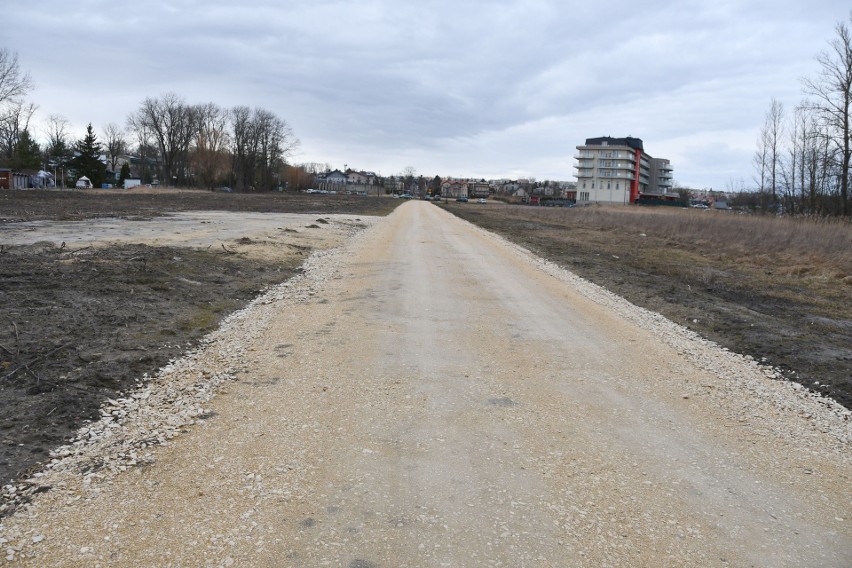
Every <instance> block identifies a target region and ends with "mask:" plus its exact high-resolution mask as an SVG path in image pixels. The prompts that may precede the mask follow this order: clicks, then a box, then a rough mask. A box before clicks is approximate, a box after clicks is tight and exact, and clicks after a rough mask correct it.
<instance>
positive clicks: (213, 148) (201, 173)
mask: <svg viewBox="0 0 852 568" xmlns="http://www.w3.org/2000/svg"><path fill="white" fill-rule="evenodd" d="M198 111H199V127H198V132H197V134H196V138H195V145H194V148H193V153H192V163H193V165H194V167H195V170H196V171H197V172H198V177H199V179H198V182H199V184H201V185H203V186H205V187H208V188H212V187H213V185H214V184H215V183H217V182H218V181H219V180H221V179H222V178H224V177H225V176H226V175H227V168H228V156H227V150H228V141H229V137H228V111H227V110H226V109H223V108H221V107H219V106H217V105H216V104H214V103H207V104H206V105H201V106H199V107H198Z"/></svg>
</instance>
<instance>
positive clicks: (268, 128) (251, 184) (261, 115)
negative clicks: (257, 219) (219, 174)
mask: <svg viewBox="0 0 852 568" xmlns="http://www.w3.org/2000/svg"><path fill="white" fill-rule="evenodd" d="M231 125H232V129H233V130H232V136H231V143H232V151H231V154H232V163H233V173H234V179H235V186H236V189H237V190H239V191H247V190H248V191H253V190H254V189H258V188H262V189H270V188H271V187H273V180H274V181H275V183H278V182H280V179H281V176H282V174H283V173H284V166H285V164H286V158H287V157H288V156H289V155H291V154H292V152H293V151H294V150H295V148H296V147H297V146H298V144H299V141H298V140H297V139H296V137H295V136H294V135H293V130H292V129H291V128H290V125H289V124H287V122H286V121H284V120H283V119H281V118H279V117H277V116H276V115H275V114H273V113H271V112H269V111H267V110H264V109H259V108H258V109H254V110H253V111H252V110H250V109H249V108H248V107H245V106H238V107H235V108H234V109H233V110H232V111H231Z"/></svg>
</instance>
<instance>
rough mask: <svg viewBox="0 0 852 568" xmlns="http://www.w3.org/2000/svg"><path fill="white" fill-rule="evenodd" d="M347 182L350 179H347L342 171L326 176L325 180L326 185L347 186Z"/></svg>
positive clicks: (335, 171)
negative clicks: (337, 184)
mask: <svg viewBox="0 0 852 568" xmlns="http://www.w3.org/2000/svg"><path fill="white" fill-rule="evenodd" d="M347 180H348V178H347V177H346V174H344V173H343V172H341V171H340V170H334V171H332V172H329V173H327V174H325V180H324V181H325V182H326V183H339V184H345V183H346V181H347Z"/></svg>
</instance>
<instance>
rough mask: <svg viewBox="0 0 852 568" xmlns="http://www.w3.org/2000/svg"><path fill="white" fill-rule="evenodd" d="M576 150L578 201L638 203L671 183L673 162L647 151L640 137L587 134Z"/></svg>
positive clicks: (670, 185)
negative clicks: (642, 197)
mask: <svg viewBox="0 0 852 568" xmlns="http://www.w3.org/2000/svg"><path fill="white" fill-rule="evenodd" d="M577 150H578V151H579V153H578V154H577V156H576V159H577V165H576V166H574V167H575V168H577V202H578V203H582V202H586V203H636V200H637V199H639V198H640V196H642V195H665V194H667V193H668V191H669V190H670V189H671V187H672V166H671V162H670V161H669V160H665V159H662V158H652V157H651V156H649V155H648V154H646V153H645V149H644V148H643V146H642V140H641V139H639V138H631V137H629V136H628V137H627V138H611V137H609V136H603V137H600V138H587V139H586V143H585V144H584V145H583V146H577Z"/></svg>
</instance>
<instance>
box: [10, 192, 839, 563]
mask: <svg viewBox="0 0 852 568" xmlns="http://www.w3.org/2000/svg"><path fill="white" fill-rule="evenodd" d="M304 276H305V278H304V279H303V280H299V281H297V282H295V283H294V284H293V285H292V286H290V287H287V288H285V289H282V290H280V291H276V292H273V293H271V294H270V296H269V297H268V298H265V299H264V300H263V301H261V302H258V303H256V304H253V305H252V307H251V308H250V309H249V310H247V311H246V312H244V313H242V314H241V316H240V318H238V319H235V320H232V321H229V323H228V325H227V326H226V328H225V329H224V330H223V331H222V333H221V334H219V335H217V336H216V338H215V339H214V340H213V341H212V342H211V343H210V344H209V345H207V346H206V347H205V349H204V350H202V351H201V352H199V353H196V354H195V355H193V357H192V358H191V360H189V361H187V362H186V364H185V365H184V364H176V365H175V368H174V370H173V372H172V373H171V374H169V375H167V376H164V377H163V378H162V379H160V380H158V381H156V382H153V383H151V384H150V385H148V387H147V389H148V390H145V391H144V392H143V393H141V394H140V399H144V397H145V396H148V395H150V397H151V398H154V397H155V395H156V391H157V390H166V391H168V389H171V388H172V387H173V386H175V385H176V384H178V383H181V382H188V383H193V382H198V381H199V380H200V378H201V377H205V376H209V375H216V374H217V373H218V372H219V370H220V369H221V368H222V364H223V363H222V361H230V363H228V365H231V366H232V367H233V368H234V369H235V372H236V377H235V379H236V380H234V381H233V382H230V383H227V384H226V386H224V391H223V392H222V393H221V394H220V395H219V396H218V397H217V398H215V399H214V400H213V401H212V402H211V403H209V404H206V405H205V406H206V408H205V412H204V413H203V414H198V415H197V416H198V420H197V421H195V423H194V424H191V425H187V426H186V427H185V428H184V429H185V432H184V433H183V434H182V435H179V436H178V437H176V438H174V439H172V441H171V442H170V443H169V444H168V445H166V446H165V447H147V448H145V449H144V450H140V451H139V453H140V455H139V460H140V461H143V462H144V464H145V465H143V466H137V467H131V468H130V469H129V470H128V471H125V472H121V471H120V470H113V469H110V468H109V467H103V468H101V469H94V470H92V469H88V470H85V471H82V470H78V469H76V467H77V466H75V465H73V464H76V463H78V462H69V464H71V465H69V466H68V467H64V468H63V467H61V466H58V467H57V468H55V469H54V470H53V472H52V473H50V474H49V475H48V476H46V477H44V478H40V479H39V480H37V481H36V483H42V484H49V485H51V486H52V487H53V489H51V490H49V491H46V492H43V493H39V494H37V495H35V496H34V498H33V501H32V503H31V505H30V506H29V507H28V508H26V509H24V510H21V511H19V513H18V514H16V515H15V516H13V517H9V518H7V519H6V520H5V521H4V529H3V532H2V533H0V536H1V537H2V538H4V539H6V540H7V545H8V546H9V547H10V548H11V549H12V552H11V553H8V554H9V556H8V557H7V558H9V557H11V558H13V559H15V561H18V560H20V561H21V563H22V564H23V565H32V566H50V565H54V566H74V565H80V564H87V565H93V564H96V563H101V564H104V565H107V564H108V565H114V566H137V565H139V564H144V565H190V564H191V565H201V566H219V565H226V566H228V565H234V566H238V565H246V566H249V565H250V566H322V565H330V566H346V567H349V568H358V567H362V568H363V567H373V566H395V567H398V566H412V567H413V566H501V565H502V566H696V567H697V566H701V567H707V566H830V567H845V566H849V565H850V563H852V545H850V543H852V524H850V518H852V514H850V513H852V511H850V503H852V484H850V483H849V481H850V478H851V477H852V465H850V452H849V449H850V448H849V443H850V428H849V424H848V421H846V422H844V421H843V415H842V414H841V413H838V412H834V411H828V410H826V408H825V407H824V406H823V405H822V404H821V403H820V402H819V401H817V400H813V399H811V398H809V397H808V396H806V395H804V394H802V392H801V391H799V390H796V389H795V388H793V386H791V385H790V384H786V383H781V382H779V381H772V380H769V379H766V378H765V377H764V375H763V372H762V370H761V369H759V368H758V367H757V366H756V365H754V364H752V363H750V362H748V361H747V360H745V359H743V358H741V357H737V356H734V355H731V354H730V353H727V352H724V351H722V350H720V349H718V348H717V347H715V346H713V345H710V344H708V343H706V342H703V341H701V340H700V339H699V338H697V337H695V336H693V335H690V334H689V333H687V332H685V331H684V330H682V329H680V328H677V327H676V326H673V325H671V324H670V323H668V322H666V321H665V320H662V319H661V318H658V317H656V316H654V314H649V313H647V312H643V311H641V310H637V309H636V308H634V307H631V306H629V305H628V304H626V303H624V302H622V301H620V300H619V299H618V298H617V297H614V296H611V295H608V294H606V293H604V292H603V291H601V290H599V289H597V288H594V287H590V286H588V285H587V284H585V283H583V282H582V281H580V280H577V279H575V278H573V277H572V276H571V275H570V274H566V273H562V272H559V271H558V270H555V269H554V268H553V267H552V266H548V265H547V264H546V263H543V262H541V261H539V260H537V259H535V258H533V257H531V256H529V255H527V254H525V253H523V252H521V251H518V250H516V249H514V248H512V247H511V246H508V245H507V244H505V243H504V242H502V241H500V240H499V239H496V238H495V237H493V236H492V235H489V234H487V233H485V232H482V231H479V230H478V229H476V228H474V227H472V226H471V225H469V224H467V223H463V222H461V221H459V220H458V219H456V218H454V217H452V216H451V215H449V214H447V213H446V212H445V211H443V210H442V209H441V208H439V207H435V206H434V205H431V204H428V203H418V202H409V203H406V204H405V205H403V206H402V207H400V208H399V209H397V211H396V212H394V214H392V215H391V216H389V217H387V218H386V219H384V220H381V221H379V222H378V223H377V224H376V225H375V226H374V227H373V228H371V229H368V230H367V232H366V233H364V234H363V235H361V236H360V237H358V238H356V239H355V240H353V241H351V242H350V243H349V244H348V245H347V247H346V248H344V249H341V250H339V251H337V252H335V253H334V254H329V255H326V256H322V257H318V258H316V259H315V261H314V262H313V264H312V265H311V266H310V267H309V270H307V271H306V273H305V275H304ZM146 393H147V394H146ZM178 398H180V397H178ZM134 400H136V399H134ZM133 404H137V403H133ZM187 404H189V403H187ZM847 418H848V416H847ZM111 420H112V419H110V421H111ZM131 422H133V419H132V417H129V418H128V423H131ZM158 427H160V426H158ZM122 430H123V428H119V429H115V430H114V432H113V433H112V434H111V437H113V438H115V437H120V436H121V435H122V434H121V431H122ZM109 439H110V438H109V437H105V438H103V440H102V445H100V446H97V445H96V446H93V447H100V448H103V449H109V447H110V446H109V445H108V442H109ZM121 459H125V460H126V459H127V458H126V456H121ZM104 460H105V461H106V463H111V462H112V461H113V458H109V459H107V458H106V457H104ZM134 460H135V457H134ZM16 547H17V548H16Z"/></svg>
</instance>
